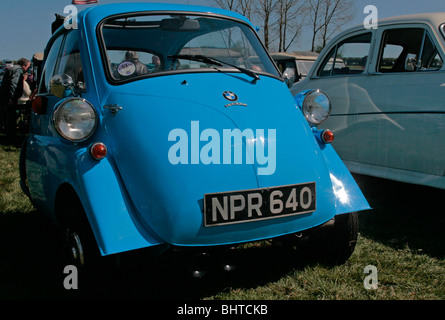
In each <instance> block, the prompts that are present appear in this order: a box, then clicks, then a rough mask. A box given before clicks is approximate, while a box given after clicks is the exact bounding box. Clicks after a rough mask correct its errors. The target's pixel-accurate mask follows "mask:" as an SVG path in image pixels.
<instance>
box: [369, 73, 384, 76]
mask: <svg viewBox="0 0 445 320" xmlns="http://www.w3.org/2000/svg"><path fill="white" fill-rule="evenodd" d="M382 74H383V73H382V72H370V73H369V75H370V76H381V75H382Z"/></svg>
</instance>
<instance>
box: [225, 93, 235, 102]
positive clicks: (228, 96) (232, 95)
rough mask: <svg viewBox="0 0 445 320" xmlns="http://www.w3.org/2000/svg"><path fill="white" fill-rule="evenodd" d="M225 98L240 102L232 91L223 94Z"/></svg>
mask: <svg viewBox="0 0 445 320" xmlns="http://www.w3.org/2000/svg"><path fill="white" fill-rule="evenodd" d="M223 96H224V98H226V99H227V100H229V101H237V100H238V96H237V95H236V94H234V93H233V92H232V91H225V92H224V93H223Z"/></svg>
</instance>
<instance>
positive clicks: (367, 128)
mask: <svg viewBox="0 0 445 320" xmlns="http://www.w3.org/2000/svg"><path fill="white" fill-rule="evenodd" d="M377 39H378V43H377V44H376V48H375V50H376V54H375V55H374V59H373V61H372V64H371V66H370V71H371V75H372V81H369V82H368V83H367V84H366V91H367V93H368V95H369V97H370V99H371V100H372V102H373V103H374V104H375V105H376V106H377V107H378V109H379V110H374V109H373V108H369V107H368V108H366V109H362V110H360V111H359V113H360V117H361V118H362V121H361V122H362V123H363V125H362V126H361V130H362V134H363V135H364V136H366V137H367V139H369V140H374V141H376V144H375V149H370V150H369V151H370V153H373V155H372V157H370V158H372V161H371V163H370V164H373V165H378V166H383V167H389V168H396V169H401V170H407V171H411V172H420V173H423V174H428V175H437V176H443V175H445V165H444V163H443V150H445V70H444V66H443V61H444V59H445V56H444V54H443V52H442V50H441V47H440V45H439V43H438V41H437V39H436V36H435V33H434V32H433V30H431V29H430V28H429V27H428V26H427V25H425V24H398V25H390V26H380V28H379V30H378V32H377Z"/></svg>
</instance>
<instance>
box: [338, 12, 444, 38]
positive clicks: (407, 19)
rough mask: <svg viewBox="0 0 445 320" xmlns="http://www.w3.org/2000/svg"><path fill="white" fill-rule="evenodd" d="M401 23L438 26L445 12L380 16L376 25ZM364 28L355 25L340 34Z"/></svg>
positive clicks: (442, 20) (442, 21)
mask: <svg viewBox="0 0 445 320" xmlns="http://www.w3.org/2000/svg"><path fill="white" fill-rule="evenodd" d="M402 23H426V24H429V25H432V26H434V27H435V28H438V27H439V26H440V25H442V24H444V23H445V12H431V13H416V14H410V15H401V16H394V17H388V18H382V19H379V20H378V25H391V24H402ZM362 29H365V27H364V25H363V24H358V25H355V26H353V27H351V28H349V29H347V30H345V31H343V32H341V33H340V34H346V33H349V32H353V31H357V30H362Z"/></svg>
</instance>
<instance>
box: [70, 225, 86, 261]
mask: <svg viewBox="0 0 445 320" xmlns="http://www.w3.org/2000/svg"><path fill="white" fill-rule="evenodd" d="M70 247H71V257H72V259H73V261H74V262H75V263H76V264H77V265H79V266H80V267H83V266H84V265H85V256H84V251H83V247H82V242H81V241H80V237H79V235H78V234H77V233H76V232H73V233H71V234H70Z"/></svg>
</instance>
